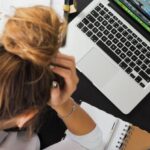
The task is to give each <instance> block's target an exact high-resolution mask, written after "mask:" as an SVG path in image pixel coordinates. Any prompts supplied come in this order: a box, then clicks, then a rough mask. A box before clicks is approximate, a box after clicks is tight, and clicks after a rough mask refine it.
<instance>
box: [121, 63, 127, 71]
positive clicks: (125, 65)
mask: <svg viewBox="0 0 150 150" xmlns="http://www.w3.org/2000/svg"><path fill="white" fill-rule="evenodd" d="M120 67H121V68H122V69H126V68H127V67H128V65H127V64H126V63H125V62H121V64H120Z"/></svg>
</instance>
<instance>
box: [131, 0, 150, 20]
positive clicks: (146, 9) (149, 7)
mask: <svg viewBox="0 0 150 150" xmlns="http://www.w3.org/2000/svg"><path fill="white" fill-rule="evenodd" d="M131 2H133V3H134V4H135V5H136V6H137V7H138V8H139V9H140V10H141V11H143V13H144V14H145V15H147V16H148V17H149V18H150V0H131Z"/></svg>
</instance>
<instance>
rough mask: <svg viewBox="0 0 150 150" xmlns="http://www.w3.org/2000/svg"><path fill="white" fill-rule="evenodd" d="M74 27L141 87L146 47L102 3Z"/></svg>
mask: <svg viewBox="0 0 150 150" xmlns="http://www.w3.org/2000/svg"><path fill="white" fill-rule="evenodd" d="M77 27H78V28H79V29H80V30H81V31H82V32H83V33H85V34H86V35H87V36H88V37H89V38H90V39H91V40H92V41H93V42H94V43H96V44H97V46H99V47H100V48H101V49H102V50H103V51H104V52H105V53H106V54H107V55H109V57H111V58H112V59H113V60H114V61H115V62H116V63H117V64H118V65H119V66H120V67H121V68H122V69H123V70H124V71H125V72H126V73H127V74H129V75H130V77H131V78H132V79H134V80H135V81H136V82H137V83H138V84H139V85H140V86H141V87H143V88H144V87H145V86H146V85H147V84H148V83H149V82H150V47H149V46H148V45H147V44H146V43H145V42H144V41H143V40H142V39H141V38H139V37H138V36H137V35H136V34H135V33H134V32H133V31H131V30H130V29H129V28H128V27H127V26H126V25H125V24H124V23H123V22H122V21H121V20H119V19H118V18H117V17H116V16H115V15H113V14H112V12H110V11H109V10H108V9H107V8H106V7H105V6H104V5H103V4H101V3H100V4H98V5H97V6H96V7H95V8H94V9H93V10H92V11H91V12H90V13H89V14H88V15H87V16H86V17H85V18H83V20H82V21H81V22H79V23H78V25H77Z"/></svg>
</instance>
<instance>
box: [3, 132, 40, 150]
mask: <svg viewBox="0 0 150 150" xmlns="http://www.w3.org/2000/svg"><path fill="white" fill-rule="evenodd" d="M16 143H17V144H16ZM0 145H1V146H0V147H1V148H4V149H5V150H10V149H12V150H20V149H21V147H23V149H24V150H31V149H32V150H39V149H40V141H39V138H38V136H37V135H36V134H34V135H32V137H30V138H29V136H28V135H27V134H26V133H25V131H20V132H11V131H10V132H7V131H0Z"/></svg>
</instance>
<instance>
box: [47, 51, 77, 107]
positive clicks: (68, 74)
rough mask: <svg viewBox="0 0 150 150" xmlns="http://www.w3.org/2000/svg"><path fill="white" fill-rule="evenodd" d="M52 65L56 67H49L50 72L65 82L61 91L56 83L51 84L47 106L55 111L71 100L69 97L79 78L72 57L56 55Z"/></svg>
mask: <svg viewBox="0 0 150 150" xmlns="http://www.w3.org/2000/svg"><path fill="white" fill-rule="evenodd" d="M53 63H54V64H56V66H54V67H51V69H52V71H53V72H54V73H56V74H58V75H59V76H61V77H63V78H64V81H65V86H64V88H63V89H60V87H59V84H58V83H57V82H55V81H54V82H53V87H52V89H51V99H50V101H49V103H48V104H49V105H50V106H51V107H52V108H53V109H55V110H56V109H59V108H60V107H62V106H63V105H64V104H66V103H67V102H68V101H69V100H70V99H71V95H72V94H73V92H74V91H75V90H76V88H77V84H78V82H79V78H78V76H77V73H76V65H75V59H74V58H73V57H72V56H67V55H64V54H62V53H58V54H57V55H56V59H55V62H53Z"/></svg>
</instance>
